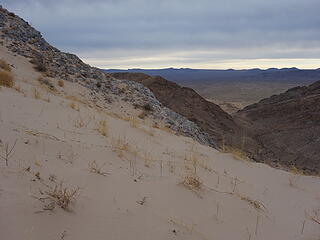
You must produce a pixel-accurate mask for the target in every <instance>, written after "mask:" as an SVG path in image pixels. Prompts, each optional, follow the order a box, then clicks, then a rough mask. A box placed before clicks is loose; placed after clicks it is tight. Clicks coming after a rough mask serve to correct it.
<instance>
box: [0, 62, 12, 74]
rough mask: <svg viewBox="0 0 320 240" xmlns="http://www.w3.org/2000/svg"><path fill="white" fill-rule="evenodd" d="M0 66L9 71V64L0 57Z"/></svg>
mask: <svg viewBox="0 0 320 240" xmlns="http://www.w3.org/2000/svg"><path fill="white" fill-rule="evenodd" d="M0 68H1V69H3V70H4V71H7V72H11V67H10V65H9V64H8V63H7V62H6V61H4V60H2V59H1V60H0Z"/></svg>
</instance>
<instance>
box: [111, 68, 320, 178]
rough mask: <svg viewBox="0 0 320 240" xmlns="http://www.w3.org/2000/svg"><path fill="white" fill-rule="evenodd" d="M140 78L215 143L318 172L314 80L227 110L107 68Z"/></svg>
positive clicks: (154, 80)
mask: <svg viewBox="0 0 320 240" xmlns="http://www.w3.org/2000/svg"><path fill="white" fill-rule="evenodd" d="M112 76H114V77H115V78H119V79H128V80H132V81H136V82H139V83H142V84H144V85H145V86H146V87H148V88H149V89H150V90H151V91H152V92H153V93H154V94H155V96H156V98H157V99H158V100H159V101H160V102H161V103H162V104H163V105H165V106H166V107H168V108H170V109H173V110H174V111H176V112H177V113H179V114H181V115H183V116H185V117H186V118H188V119H189V120H190V121H193V122H195V123H196V124H197V125H198V126H200V127H201V128H202V129H203V130H204V131H206V132H207V133H208V134H209V136H210V137H211V139H212V140H213V141H214V142H216V143H217V144H218V147H219V148H220V149H221V150H223V149H225V148H226V151H231V152H236V154H240V155H242V157H243V156H247V157H249V158H251V159H253V160H254V161H257V162H265V163H268V164H270V165H271V166H274V167H282V168H287V169H288V168H292V167H296V168H297V169H300V170H302V171H304V172H305V173H308V174H319V172H320V168H319V164H320V162H319V152H318V151H317V149H319V148H320V142H319V139H318V136H319V119H320V118H319V113H320V109H319V105H317V104H316V102H317V101H319V83H315V84H312V85H310V86H309V87H297V88H294V89H290V90H288V91H287V92H286V93H284V94H280V95H276V96H273V97H271V98H270V99H265V100H262V101H261V102H260V103H258V104H254V105H251V106H248V107H246V108H245V109H244V110H243V111H240V112H239V113H237V114H234V115H233V116H231V115H229V114H227V113H226V112H224V111H223V110H222V109H221V108H220V107H219V106H218V105H216V104H214V103H211V102H208V101H206V100H205V99H204V98H203V97H201V96H200V95H199V94H197V93H196V92H195V91H194V90H192V89H190V88H187V87H181V86H179V85H177V84H176V83H173V82H170V81H167V80H166V79H164V78H162V77H157V76H156V77H153V76H149V75H146V74H143V73H125V72H121V73H112Z"/></svg>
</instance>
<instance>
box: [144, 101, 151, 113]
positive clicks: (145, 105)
mask: <svg viewBox="0 0 320 240" xmlns="http://www.w3.org/2000/svg"><path fill="white" fill-rule="evenodd" d="M142 108H143V109H144V110H145V111H148V112H151V111H153V108H152V106H151V104H150V103H146V104H144V105H143V107H142Z"/></svg>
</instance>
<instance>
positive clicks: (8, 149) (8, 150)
mask: <svg viewBox="0 0 320 240" xmlns="http://www.w3.org/2000/svg"><path fill="white" fill-rule="evenodd" d="M17 141H18V140H15V141H14V143H13V145H12V146H9V143H5V144H4V153H3V154H1V155H0V158H2V159H3V160H4V161H5V163H6V166H7V167H8V166H9V160H10V158H11V157H12V156H13V154H14V148H15V147H16V144H17Z"/></svg>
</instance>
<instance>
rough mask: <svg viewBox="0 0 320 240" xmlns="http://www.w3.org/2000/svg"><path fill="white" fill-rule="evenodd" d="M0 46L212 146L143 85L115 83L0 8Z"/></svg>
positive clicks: (55, 75)
mask: <svg viewBox="0 0 320 240" xmlns="http://www.w3.org/2000/svg"><path fill="white" fill-rule="evenodd" d="M0 39H1V41H0V44H1V45H4V46H6V47H7V48H8V49H9V50H10V51H11V52H13V54H18V55H21V56H24V57H26V58H29V59H30V60H31V62H32V63H35V64H36V65H37V64H38V65H41V68H42V69H41V70H42V71H43V72H44V75H46V76H47V77H53V78H58V79H63V80H67V81H72V82H77V83H79V84H80V85H82V86H84V87H87V88H89V89H90V90H91V94H92V97H93V99H97V100H98V99H99V100H101V101H100V102H103V104H104V105H108V104H109V103H111V102H117V101H125V102H129V103H131V104H132V105H134V106H144V105H145V104H149V105H150V106H151V108H152V111H151V112H150V116H151V117H152V118H154V119H156V120H161V121H163V122H164V123H165V125H166V126H167V127H169V128H170V129H172V130H173V131H175V132H176V133H178V134H182V135H184V136H188V137H192V138H193V139H195V140H196V141H198V142H200V143H202V144H206V145H210V146H215V144H214V142H213V141H212V139H210V138H209V137H208V134H207V133H205V132H204V131H202V130H201V129H200V128H199V127H198V126H197V125H196V124H195V123H193V122H192V121H189V120H188V119H186V118H185V117H183V116H181V115H179V114H177V113H175V112H173V111H172V110H170V109H169V108H166V107H164V106H163V105H162V104H161V103H160V102H159V101H158V100H157V99H156V97H155V96H154V94H153V93H152V92H151V91H150V90H149V89H148V88H146V87H144V86H143V85H142V84H140V83H137V82H132V81H128V80H117V79H115V78H113V77H112V76H111V75H109V74H106V73H105V72H103V71H102V70H100V69H98V68H95V67H91V66H89V65H88V64H85V63H84V62H82V61H81V59H79V58H78V57H77V56H76V55H74V54H70V53H64V52H61V51H60V50H58V49H57V48H55V47H53V46H51V45H50V44H49V43H48V42H47V41H46V40H45V39H43V37H42V35H41V33H40V32H39V31H37V30H35V29H34V28H33V27H31V26H30V25H29V24H28V22H26V21H25V20H23V19H22V18H20V17H18V16H17V15H15V14H14V13H11V12H9V11H8V10H6V9H4V8H3V7H2V6H0Z"/></svg>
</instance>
